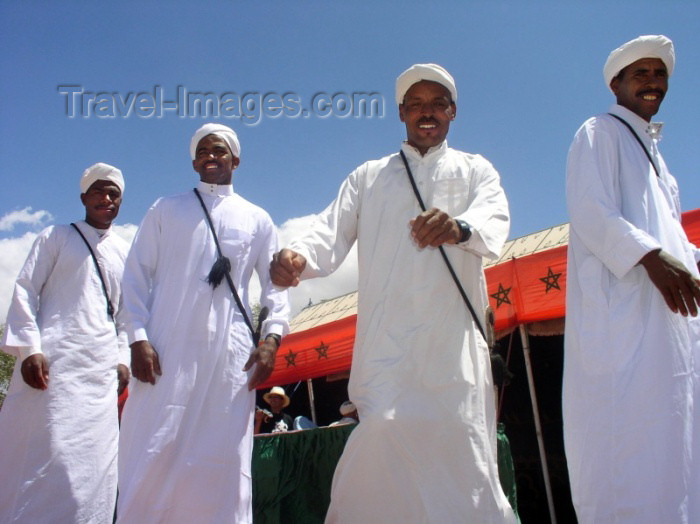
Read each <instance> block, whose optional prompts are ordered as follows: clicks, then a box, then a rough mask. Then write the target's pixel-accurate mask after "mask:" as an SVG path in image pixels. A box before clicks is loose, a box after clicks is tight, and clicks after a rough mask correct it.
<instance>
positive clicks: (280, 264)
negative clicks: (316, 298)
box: [270, 249, 306, 287]
mask: <svg viewBox="0 0 700 524" xmlns="http://www.w3.org/2000/svg"><path fill="white" fill-rule="evenodd" d="M305 267H306V259H305V258H304V257H303V256H302V255H300V254H299V253H297V252H296V251H292V250H291V249H283V250H282V251H280V252H279V253H275V254H274V255H273V256H272V262H270V279H271V280H272V283H273V284H274V285H276V286H280V287H289V286H297V285H299V278H300V276H301V274H302V272H303V271H304V268H305Z"/></svg>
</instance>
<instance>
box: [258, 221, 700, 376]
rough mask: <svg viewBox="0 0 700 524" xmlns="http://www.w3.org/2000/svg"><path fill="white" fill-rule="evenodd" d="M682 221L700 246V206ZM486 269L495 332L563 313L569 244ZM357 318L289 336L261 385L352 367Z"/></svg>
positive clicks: (342, 320)
mask: <svg viewBox="0 0 700 524" xmlns="http://www.w3.org/2000/svg"><path fill="white" fill-rule="evenodd" d="M682 222H683V228H684V229H685V231H686V233H687V235H688V238H689V239H690V241H691V242H693V243H694V244H696V245H698V244H699V243H700V209H696V210H694V211H688V212H687V213H684V214H683V219H682ZM485 273H486V282H487V288H488V295H489V303H490V304H491V307H492V308H493V310H494V313H495V318H496V323H495V328H496V331H502V330H505V329H509V328H512V327H516V326H518V325H520V324H530V323H532V322H539V321H544V320H552V319H558V318H563V317H564V315H565V296H566V295H565V293H566V246H560V247H556V248H553V249H548V250H545V251H540V252H539V253H534V254H532V255H527V256H523V257H520V258H512V259H510V260H507V261H505V262H501V263H500V264H497V265H495V266H491V267H489V268H487V269H486V271H485ZM355 320H356V315H352V316H349V317H346V318H343V319H341V320H337V321H334V322H329V323H327V324H323V325H321V326H316V327H314V328H311V329H308V330H306V331H301V332H298V333H293V334H291V335H288V336H287V337H285V338H284V340H283V342H282V346H281V347H280V349H279V351H278V352H277V360H276V362H275V371H274V372H273V374H272V376H271V377H270V379H269V380H268V381H267V382H266V383H265V384H263V385H262V386H261V388H268V387H271V386H273V385H277V384H289V383H292V382H297V381H300V380H306V379H309V378H316V377H322V376H325V375H329V374H331V373H339V372H342V371H347V370H349V369H350V364H351V361H352V347H353V344H354V342H355Z"/></svg>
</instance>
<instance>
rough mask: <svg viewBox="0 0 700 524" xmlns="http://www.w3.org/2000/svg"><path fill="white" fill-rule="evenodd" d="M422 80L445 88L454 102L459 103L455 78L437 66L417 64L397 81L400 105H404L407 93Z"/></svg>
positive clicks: (398, 102)
mask: <svg viewBox="0 0 700 524" xmlns="http://www.w3.org/2000/svg"><path fill="white" fill-rule="evenodd" d="M421 80H430V81H431V82H437V83H438V84H441V85H443V86H445V87H446V88H447V90H448V91H449V92H450V95H451V96H452V101H453V102H456V101H457V86H456V85H455V81H454V78H452V75H450V73H448V72H447V70H446V69H445V68H444V67H442V66H439V65H437V64H415V65H412V66H411V67H409V68H408V69H406V71H404V72H403V73H401V74H400V75H399V77H398V78H397V79H396V103H397V104H398V105H401V104H403V98H404V96H406V91H408V90H409V89H410V88H411V86H412V85H413V84H415V83H416V82H420V81H421Z"/></svg>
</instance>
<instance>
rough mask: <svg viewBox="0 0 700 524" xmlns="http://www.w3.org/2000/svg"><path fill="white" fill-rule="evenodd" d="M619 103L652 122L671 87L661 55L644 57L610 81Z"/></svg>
mask: <svg viewBox="0 0 700 524" xmlns="http://www.w3.org/2000/svg"><path fill="white" fill-rule="evenodd" d="M610 89H612V92H613V93H615V96H616V97H617V103H618V104H619V105H621V106H623V107H626V108H627V109H629V110H630V111H632V112H633V113H635V114H637V115H639V116H640V117H642V118H643V119H644V120H646V121H647V122H649V121H650V120H651V117H652V116H654V115H655V114H656V113H658V111H659V108H660V107H661V101H662V100H663V99H664V97H665V96H666V91H668V71H667V70H666V65H665V64H664V63H663V62H662V61H661V60H660V59H658V58H642V59H641V60H637V61H636V62H632V63H631V64H630V65H628V66H627V67H625V68H624V69H623V70H622V71H620V73H618V75H617V76H616V77H615V78H613V79H612V82H610Z"/></svg>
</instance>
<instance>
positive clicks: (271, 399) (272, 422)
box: [255, 386, 294, 435]
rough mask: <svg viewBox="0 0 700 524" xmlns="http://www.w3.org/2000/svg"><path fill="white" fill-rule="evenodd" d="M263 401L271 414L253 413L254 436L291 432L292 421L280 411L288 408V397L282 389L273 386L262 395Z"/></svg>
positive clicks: (258, 411) (261, 411) (263, 412)
mask: <svg viewBox="0 0 700 524" xmlns="http://www.w3.org/2000/svg"><path fill="white" fill-rule="evenodd" d="M263 400H264V401H265V402H267V404H268V405H269V406H270V409H271V410H272V412H271V413H270V412H266V411H264V410H261V409H258V410H256V412H255V434H256V435H257V434H258V433H283V432H286V431H291V430H292V429H294V428H293V425H294V420H293V419H292V417H291V416H289V415H287V414H286V413H284V412H283V411H282V410H283V409H284V408H286V407H287V406H289V402H290V400H289V397H288V396H287V394H286V393H285V392H284V388H281V387H279V386H274V387H273V388H272V389H270V391H268V392H267V393H265V394H264V395H263Z"/></svg>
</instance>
